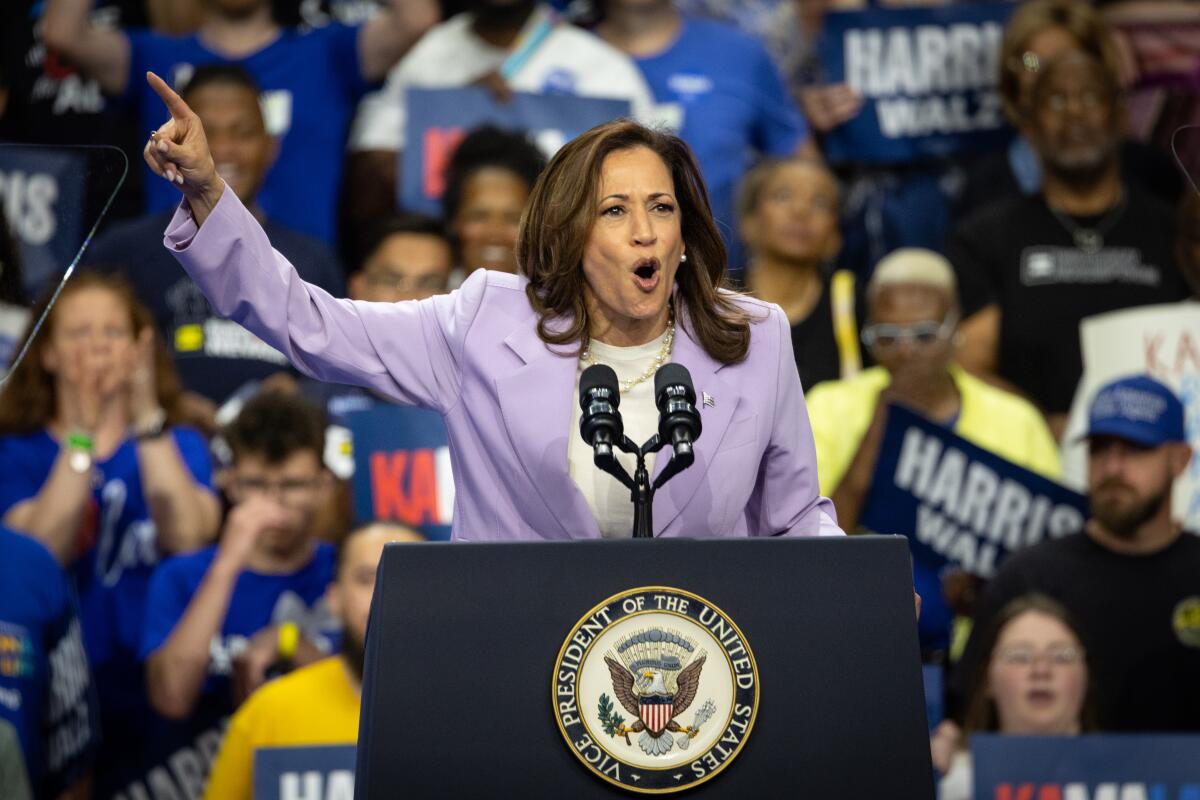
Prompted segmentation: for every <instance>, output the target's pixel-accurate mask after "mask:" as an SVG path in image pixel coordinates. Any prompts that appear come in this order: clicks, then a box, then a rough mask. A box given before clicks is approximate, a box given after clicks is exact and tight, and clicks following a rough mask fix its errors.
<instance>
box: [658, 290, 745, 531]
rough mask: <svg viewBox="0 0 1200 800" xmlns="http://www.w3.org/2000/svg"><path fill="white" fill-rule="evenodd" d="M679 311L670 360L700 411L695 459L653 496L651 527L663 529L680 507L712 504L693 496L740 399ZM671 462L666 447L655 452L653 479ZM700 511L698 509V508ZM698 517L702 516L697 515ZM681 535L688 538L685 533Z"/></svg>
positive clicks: (679, 305)
mask: <svg viewBox="0 0 1200 800" xmlns="http://www.w3.org/2000/svg"><path fill="white" fill-rule="evenodd" d="M676 308H678V309H679V324H678V325H677V328H676V334H675V346H674V350H673V352H672V354H671V360H672V361H674V362H676V363H678V364H682V365H683V366H685V367H687V369H688V372H690V373H691V375H692V385H693V386H694V387H695V389H696V410H697V411H699V412H700V423H701V430H700V438H699V439H698V440H696V444H695V447H694V448H693V450H694V452H695V454H696V460H695V461H694V462H693V463H692V466H690V467H688V468H687V469H685V470H684V471H683V472H681V473H679V474H678V475H676V476H675V477H674V478H672V479H671V480H670V481H668V482H667V483H666V484H665V485H663V487H662V488H661V489H659V490H658V492H656V493H655V495H654V528H655V530H663V529H665V528H666V527H667V526H668V525H670V524H671V523H672V522H673V521H674V520H675V518H676V517H678V516H679V514H680V512H681V511H683V509H684V507H685V506H687V505H689V504H692V503H694V502H701V501H703V502H708V503H711V502H712V498H711V497H707V499H705V496H701V497H696V498H695V500H693V497H694V496H695V495H696V490H697V489H699V488H700V486H701V485H702V484H704V483H705V482H706V479H707V476H708V467H709V464H711V463H712V460H713V456H714V455H715V454H716V452H717V450H718V448H719V447H720V445H721V440H722V439H723V438H724V436H725V431H726V430H727V429H728V428H729V423H730V422H731V421H732V420H733V413H734V411H735V409H736V408H737V405H738V402H739V401H740V398H741V392H740V391H739V390H738V388H737V386H736V385H735V384H734V383H732V382H729V381H726V380H724V379H723V378H722V377H721V375H720V370H721V369H722V368H723V367H724V366H725V365H724V364H722V363H721V362H719V361H717V360H715V359H713V358H712V357H711V356H710V355H709V354H708V353H706V352H705V351H704V348H703V347H701V346H700V344H699V342H697V341H695V340H694V339H693V338H692V337H691V335H690V333H689V331H690V321H689V320H688V318H687V307H686V305H685V304H684V303H682V302H677V303H676ZM705 393H707V394H708V396H709V397H711V398H712V404H711V405H707V406H706V405H705V404H704V396H705ZM670 460H671V449H670V446H667V447H664V448H663V449H662V450H660V451H659V452H658V457H657V458H656V459H655V462H654V477H658V474H659V473H660V472H662V470H663V468H664V467H665V466H666V465H667V462H668V461H670ZM698 510H701V509H698ZM698 516H699V517H700V518H703V517H705V516H707V515H706V514H700V515H698ZM682 535H683V536H688V535H691V534H690V533H689V532H688V531H683V532H682Z"/></svg>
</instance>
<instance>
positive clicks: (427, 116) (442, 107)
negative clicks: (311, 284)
mask: <svg viewBox="0 0 1200 800" xmlns="http://www.w3.org/2000/svg"><path fill="white" fill-rule="evenodd" d="M406 96H407V103H406V105H407V107H408V117H407V127H406V129H405V141H406V142H407V146H406V147H405V148H404V151H403V153H402V154H401V156H400V158H401V164H400V186H399V191H400V197H399V198H398V199H399V202H400V207H401V208H403V209H405V210H407V211H415V212H421V213H425V214H431V215H433V216H441V213H442V204H441V199H442V193H443V191H444V190H445V185H444V183H443V173H444V172H445V169H446V164H448V163H449V161H450V157H451V155H452V154H453V153H454V150H455V148H456V147H458V143H459V142H460V141H462V138H463V136H465V135H466V134H467V133H469V132H470V131H471V129H472V128H477V127H479V126H481V125H495V126H496V127H498V128H503V129H505V130H512V131H523V132H525V133H526V134H527V135H528V136H529V139H530V140H531V141H532V142H534V143H535V144H537V145H538V147H540V148H541V150H542V152H544V153H546V154H547V155H548V156H549V155H553V154H554V153H555V152H557V151H558V149H559V148H560V147H562V146H563V145H564V144H566V143H567V142H569V141H570V140H571V139H573V138H575V137H576V136H578V135H579V134H581V133H583V132H584V131H586V130H588V129H589V128H593V127H595V126H597V125H600V124H601V123H604V122H608V121H610V120H614V119H617V118H619V117H628V116H629V113H630V111H629V101H627V100H606V99H600V98H595V97H576V96H574V95H568V94H529V93H526V92H514V93H513V95H512V99H511V100H510V101H509V102H507V103H500V102H499V101H497V100H496V98H495V96H494V95H493V94H492V93H491V91H490V90H488V89H485V88H483V87H480V86H474V87H466V88H461V89H409V90H408V91H407V95H406Z"/></svg>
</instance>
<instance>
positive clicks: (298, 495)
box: [237, 478, 319, 503]
mask: <svg viewBox="0 0 1200 800" xmlns="http://www.w3.org/2000/svg"><path fill="white" fill-rule="evenodd" d="M318 481H319V479H318V478H286V479H284V480H281V481H268V480H266V479H265V478H238V479H237V487H238V489H239V490H240V491H241V493H242V494H243V495H244V496H250V495H260V494H262V495H276V496H278V497H279V498H280V499H281V500H283V501H284V502H285V503H286V502H292V501H296V500H304V499H306V498H307V497H308V493H309V492H310V491H312V490H313V489H315V488H316V486H317V483H318Z"/></svg>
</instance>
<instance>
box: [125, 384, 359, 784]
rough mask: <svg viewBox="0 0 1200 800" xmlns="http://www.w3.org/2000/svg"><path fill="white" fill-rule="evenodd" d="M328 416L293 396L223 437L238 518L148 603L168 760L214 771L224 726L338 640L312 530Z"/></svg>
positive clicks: (153, 586) (154, 692) (273, 399)
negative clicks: (187, 754) (265, 687)
mask: <svg viewBox="0 0 1200 800" xmlns="http://www.w3.org/2000/svg"><path fill="white" fill-rule="evenodd" d="M324 431H325V424H324V419H323V415H322V414H321V412H320V411H319V410H318V409H317V408H315V407H314V406H312V405H311V404H309V403H308V402H307V401H305V400H303V399H301V398H299V397H296V396H292V395H285V394H281V393H264V394H260V395H258V396H257V397H255V398H253V399H252V400H251V401H250V402H248V403H247V404H246V406H245V407H244V408H243V409H242V411H241V413H240V414H239V415H238V417H237V419H236V420H235V421H234V422H233V424H232V425H231V426H230V427H229V428H228V429H227V430H226V431H225V438H226V441H227V442H228V444H229V447H230V450H231V451H232V454H233V466H232V469H231V476H230V483H229V486H228V489H229V495H230V498H231V499H232V501H233V507H232V509H231V510H230V512H229V515H228V518H227V519H226V522H225V527H224V530H223V531H222V535H221V540H220V543H219V544H218V545H216V546H213V547H208V548H206V549H203V550H200V551H199V552H196V553H193V554H190V555H184V556H177V557H175V558H172V559H169V560H167V561H165V562H163V564H162V565H161V566H159V568H158V569H157V570H156V571H155V574H154V577H153V579H152V581H151V583H150V590H149V598H148V600H147V612H148V613H147V618H146V625H145V629H144V631H143V635H142V657H143V658H145V659H146V676H147V679H146V684H147V691H148V693H149V696H150V702H151V704H152V705H153V706H154V708H155V709H156V710H157V711H158V713H159V714H161V715H162V717H163V718H164V719H163V721H162V728H163V730H162V735H161V738H160V742H161V743H162V744H163V745H164V747H165V748H166V750H167V753H166V755H167V758H168V760H170V759H171V757H172V755H177V754H178V752H180V751H181V749H182V748H191V749H192V751H193V752H194V753H198V754H201V755H202V756H203V760H202V761H201V763H200V764H198V765H197V766H198V768H199V769H200V772H199V774H197V775H193V776H192V778H193V781H192V782H196V780H198V781H199V786H202V785H203V778H204V774H205V773H207V769H208V766H209V764H208V761H210V760H211V758H212V757H213V756H214V755H215V753H216V747H217V744H218V742H219V739H220V735H221V731H222V730H223V729H224V726H225V722H226V719H227V718H228V716H229V715H230V714H231V713H232V712H233V710H234V709H235V707H236V706H237V704H238V703H239V702H240V701H241V700H243V699H244V698H245V697H246V696H247V695H248V694H249V693H250V692H251V691H253V690H254V689H255V688H256V687H257V686H258V685H260V684H261V683H262V682H263V680H264V679H265V677H266V674H267V671H268V668H270V667H272V666H273V665H279V664H287V665H289V666H294V665H300V664H307V663H310V662H312V661H315V660H317V659H319V658H322V657H324V656H325V655H327V654H328V653H329V652H330V651H331V649H332V645H333V641H332V637H333V635H335V633H336V627H337V626H336V623H335V622H334V620H333V618H332V616H331V614H330V613H329V610H328V608H327V607H326V604H325V600H324V598H325V590H326V587H327V586H328V585H329V582H330V580H332V578H333V573H334V550H333V547H331V546H330V545H329V544H327V543H322V542H318V541H317V539H316V536H315V535H314V533H313V521H314V519H315V517H316V514H317V511H318V509H319V508H320V506H321V504H322V503H323V502H325V501H326V500H327V498H328V495H329V489H330V484H331V477H330V475H329V474H328V473H327V472H326V470H325V468H324V466H323V464H322V454H323V452H324V447H325V437H324Z"/></svg>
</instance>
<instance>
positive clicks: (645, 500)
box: [596, 433, 695, 539]
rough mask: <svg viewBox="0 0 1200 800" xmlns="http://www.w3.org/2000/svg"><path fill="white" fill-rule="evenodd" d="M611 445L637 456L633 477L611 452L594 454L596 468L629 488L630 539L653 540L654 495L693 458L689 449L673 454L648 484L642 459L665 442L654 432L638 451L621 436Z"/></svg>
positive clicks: (647, 473)
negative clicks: (631, 522)
mask: <svg viewBox="0 0 1200 800" xmlns="http://www.w3.org/2000/svg"><path fill="white" fill-rule="evenodd" d="M613 444H614V445H616V447H617V448H618V449H619V450H621V452H623V453H629V454H631V455H634V456H637V469H636V470H634V473H633V478H630V477H629V473H628V472H626V471H625V469H624V468H623V467H622V466H621V465H620V463H619V462H618V461H617V459H616V457H615V456H613V454H612V450H611V449H609V450H607V452H605V453H603V454H602V453H601V452H600V451H597V453H596V466H598V467H599V468H600V469H602V470H604V471H605V472H607V473H608V474H609V475H612V476H613V477H614V478H616V479H617V480H619V481H620V482H621V484H622V485H623V486H625V487H626V488H627V489H629V495H630V499H631V500H632V501H633V538H634V539H652V538H654V493H655V492H656V491H658V489H659V488H661V487H662V485H663V484H664V483H666V482H667V481H669V480H670V479H671V478H674V477H675V476H676V475H678V474H679V473H680V472H682V471H683V470H685V469H687V468H688V467H690V466H691V465H692V462H693V461H694V460H695V455H694V454H693V452H692V450H691V449H690V448H688V449H687V450H686V452H681V453H678V454H676V455H675V457H674V458H672V459H671V461H670V462H669V463H668V464H667V466H665V467H663V471H662V472H660V473H659V474H658V477H657V478H655V479H654V482H653V483H651V482H650V471H649V470H647V469H646V456H647V455H649V454H650V453H657V452H658V451H659V450H661V449H663V447H664V446H665V444H666V443H665V442H664V441H663V440H662V438H661V437H660V436H659V435H658V434H657V433H656V434H654V435H653V436H651V437H650V438H649V439H648V440H647V441H646V443H645V444H643V445H642V446H641V447H640V448H639V447H638V446H637V445H635V444H634V443H633V442H632V441H631V440H630V439H629V437H628V436H624V435H622V436H621V440H620V441H619V442H614V443H613Z"/></svg>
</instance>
